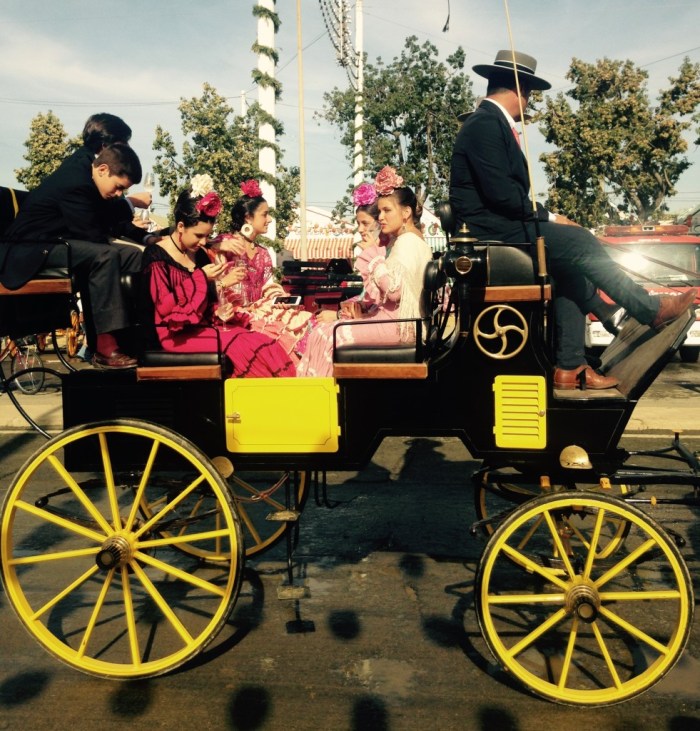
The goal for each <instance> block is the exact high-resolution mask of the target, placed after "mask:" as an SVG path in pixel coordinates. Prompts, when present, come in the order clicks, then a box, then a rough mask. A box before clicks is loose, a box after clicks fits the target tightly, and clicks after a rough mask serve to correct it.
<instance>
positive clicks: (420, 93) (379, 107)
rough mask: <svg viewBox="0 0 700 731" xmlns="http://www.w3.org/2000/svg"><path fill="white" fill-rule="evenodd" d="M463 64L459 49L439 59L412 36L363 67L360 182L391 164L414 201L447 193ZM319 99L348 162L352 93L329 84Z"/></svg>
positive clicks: (464, 99) (466, 87)
mask: <svg viewBox="0 0 700 731" xmlns="http://www.w3.org/2000/svg"><path fill="white" fill-rule="evenodd" d="M464 64H465V55H464V51H463V50H462V49H461V48H459V49H458V50H457V51H456V52H455V53H454V54H452V55H451V56H449V57H448V58H447V59H446V61H445V62H444V63H443V62H441V61H440V60H439V59H438V51H437V48H436V47H435V46H434V45H433V44H432V43H430V42H428V41H426V42H425V43H424V44H423V45H422V46H421V45H419V44H418V39H417V38H416V37H415V36H411V37H409V38H407V39H406V46H405V48H404V50H403V51H402V53H401V56H400V57H398V58H394V59H393V60H392V61H391V63H389V64H388V65H387V64H385V63H384V62H383V61H382V60H381V58H377V60H376V62H375V63H374V64H370V63H366V64H365V67H364V100H365V103H364V124H363V129H362V133H363V137H364V167H365V170H366V177H367V178H368V179H369V178H371V177H374V175H375V174H376V172H377V171H378V170H380V169H381V168H382V167H384V165H392V166H394V167H395V168H396V169H397V171H398V172H399V174H400V175H402V176H403V178H404V180H405V181H406V184H407V185H409V186H411V187H412V188H413V189H414V190H415V192H416V195H417V196H418V199H419V200H420V201H421V202H424V201H425V200H426V199H427V198H428V197H430V198H431V199H432V200H442V199H444V198H446V197H447V194H448V188H449V178H450V160H451V157H452V146H453V144H454V138H455V136H456V134H457V132H458V130H459V122H458V120H457V115H458V114H460V113H462V112H464V111H468V110H469V109H471V108H472V107H473V106H474V97H473V94H472V91H471V86H472V84H471V81H470V79H469V77H468V76H467V75H465V74H464V73H463V72H462V69H463V68H464ZM324 99H325V104H324V109H323V112H322V113H321V115H320V116H321V117H322V118H323V119H325V120H327V121H328V122H330V123H331V124H334V125H335V126H337V127H339V128H340V130H341V133H342V136H341V142H342V144H343V145H345V147H346V148H347V157H348V160H349V161H350V162H351V164H352V162H353V158H354V122H355V92H354V91H353V89H352V88H347V89H345V90H340V89H338V88H334V89H333V90H332V91H331V92H328V93H326V94H325V95H324ZM351 189H352V186H351V187H350V188H349V189H348V191H350V190H351ZM348 207H349V198H346V199H344V200H343V201H341V202H340V203H339V204H338V206H337V208H336V211H335V212H336V213H337V214H341V213H343V212H345V211H346V210H347V208H348Z"/></svg>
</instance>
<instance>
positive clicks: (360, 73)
mask: <svg viewBox="0 0 700 731" xmlns="http://www.w3.org/2000/svg"><path fill="white" fill-rule="evenodd" d="M363 30H364V29H363V13H362V0H356V1H355V53H356V54H357V59H356V62H357V90H356V93H355V149H354V160H353V171H354V177H353V183H354V185H355V187H357V186H358V185H360V184H361V183H362V180H363V178H364V176H365V170H364V168H365V160H364V142H363V138H362V125H363V123H364V110H363V103H364V101H363V94H364V65H365V61H364V49H363V44H364V37H363V36H364V33H363Z"/></svg>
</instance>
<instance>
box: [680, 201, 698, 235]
mask: <svg viewBox="0 0 700 731" xmlns="http://www.w3.org/2000/svg"><path fill="white" fill-rule="evenodd" d="M676 223H680V224H683V225H684V226H687V227H688V233H691V234H693V235H694V236H700V205H699V206H695V208H693V209H692V210H690V211H688V213H684V214H683V215H682V216H679V217H678V218H677V219H676Z"/></svg>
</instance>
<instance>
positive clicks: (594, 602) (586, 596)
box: [566, 584, 600, 624]
mask: <svg viewBox="0 0 700 731" xmlns="http://www.w3.org/2000/svg"><path fill="white" fill-rule="evenodd" d="M599 609H600V597H599V596H598V592H597V591H596V590H595V589H594V588H593V587H591V586H587V585H586V584H579V585H577V586H574V587H572V588H571V589H569V592H568V594H567V595H566V611H567V612H568V613H569V614H575V615H576V616H577V617H578V618H579V619H580V620H581V621H582V622H586V623H587V624H591V623H592V622H595V620H596V619H597V618H598V610H599Z"/></svg>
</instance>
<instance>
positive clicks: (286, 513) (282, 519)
mask: <svg viewBox="0 0 700 731" xmlns="http://www.w3.org/2000/svg"><path fill="white" fill-rule="evenodd" d="M300 515H301V513H300V512H299V511H298V510H276V511H275V512H274V513H268V514H267V515H266V516H265V520H274V521H276V522H278V523H295V522H296V521H297V520H299V516H300Z"/></svg>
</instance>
